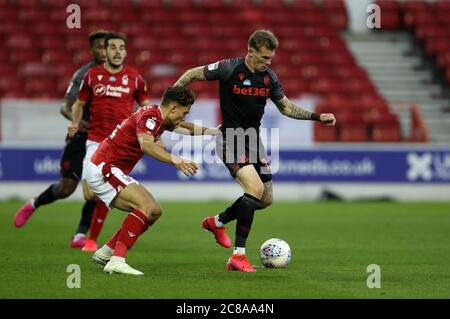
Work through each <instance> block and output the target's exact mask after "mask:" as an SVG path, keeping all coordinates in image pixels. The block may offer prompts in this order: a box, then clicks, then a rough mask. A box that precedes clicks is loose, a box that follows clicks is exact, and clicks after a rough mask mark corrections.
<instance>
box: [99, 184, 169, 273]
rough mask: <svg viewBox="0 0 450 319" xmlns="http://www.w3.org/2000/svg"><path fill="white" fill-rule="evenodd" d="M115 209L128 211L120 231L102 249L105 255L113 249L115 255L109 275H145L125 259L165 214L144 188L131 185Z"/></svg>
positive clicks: (108, 267)
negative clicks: (144, 234) (145, 233)
mask: <svg viewBox="0 0 450 319" xmlns="http://www.w3.org/2000/svg"><path fill="white" fill-rule="evenodd" d="M111 205H112V206H114V207H116V208H118V209H121V210H125V211H129V212H130V213H129V214H128V216H127V217H126V218H125V221H124V222H123V224H122V227H121V229H120V230H119V231H118V232H117V233H116V234H115V235H114V236H113V237H112V238H111V240H110V241H109V242H108V243H107V244H106V245H105V246H106V247H105V246H104V247H102V248H101V250H103V251H104V252H106V251H107V250H108V249H109V252H111V250H113V256H112V257H111V259H110V261H109V262H108V263H107V264H106V265H105V268H104V271H105V272H107V273H126V274H133V275H142V273H141V272H139V271H137V270H135V269H133V268H131V267H130V266H128V265H127V264H126V263H125V256H126V254H127V252H128V250H130V249H131V248H132V246H133V245H134V243H135V242H136V240H137V238H138V237H139V236H140V235H141V234H142V233H144V232H145V231H146V230H147V229H148V227H149V226H150V225H152V224H153V223H154V222H156V220H158V218H159V217H160V216H161V214H162V210H161V207H160V206H159V204H158V203H157V202H156V200H155V199H154V198H153V196H152V194H151V193H150V192H148V191H147V190H146V189H145V188H144V187H143V186H141V185H139V184H136V183H132V184H130V185H128V186H127V187H125V188H124V189H123V190H122V191H121V192H120V193H119V194H118V195H117V197H116V198H115V199H114V200H113V202H112V203H111Z"/></svg>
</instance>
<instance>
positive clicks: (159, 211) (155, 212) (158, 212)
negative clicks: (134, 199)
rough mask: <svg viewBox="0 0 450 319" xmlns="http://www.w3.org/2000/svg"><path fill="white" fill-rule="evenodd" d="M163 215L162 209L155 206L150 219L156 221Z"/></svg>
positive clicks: (152, 208)
mask: <svg viewBox="0 0 450 319" xmlns="http://www.w3.org/2000/svg"><path fill="white" fill-rule="evenodd" d="M161 215H162V208H161V206H159V205H154V206H152V207H151V213H150V218H151V219H152V220H154V221H156V220H157V219H158V218H160V217H161Z"/></svg>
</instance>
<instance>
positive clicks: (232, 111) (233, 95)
mask: <svg viewBox="0 0 450 319" xmlns="http://www.w3.org/2000/svg"><path fill="white" fill-rule="evenodd" d="M203 72H204V74H205V78H206V79H207V80H208V81H213V80H219V94H220V109H221V112H222V126H221V130H222V131H224V130H225V129H226V128H243V129H247V128H250V127H253V128H259V127H260V125H261V118H262V116H263V115H264V108H265V106H266V102H267V98H270V99H271V100H272V101H274V102H275V101H279V100H281V99H282V98H283V97H284V91H283V88H282V86H281V84H280V82H279V81H278V78H277V76H276V74H275V73H274V72H273V71H272V70H271V69H270V68H266V70H264V71H263V72H255V73H253V72H251V71H250V70H249V69H248V67H247V66H246V64H245V59H244V58H242V57H241V58H231V59H225V60H221V61H218V62H216V63H213V64H209V65H205V67H204V70H203Z"/></svg>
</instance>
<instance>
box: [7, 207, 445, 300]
mask: <svg viewBox="0 0 450 319" xmlns="http://www.w3.org/2000/svg"><path fill="white" fill-rule="evenodd" d="M21 205H22V203H21V202H18V201H7V202H0V245H1V248H0V270H1V271H0V283H1V284H0V298H275V299H276V298H449V297H450V245H449V243H450V241H449V237H450V209H449V204H448V203H447V204H446V203H411V204H405V203H383V202H380V203H368V202H361V203H333V202H330V203H275V204H274V205H273V206H271V207H270V208H269V209H267V210H266V211H264V212H261V211H259V212H257V213H256V216H255V220H254V224H253V229H252V233H251V237H250V238H249V240H248V244H247V246H248V247H247V254H248V256H249V258H250V260H251V261H252V263H253V264H255V265H260V262H259V257H258V251H259V247H260V245H261V244H262V243H263V242H264V241H265V240H266V239H269V238H271V237H280V238H283V239H285V240H286V241H287V242H288V243H289V244H290V246H291V248H292V252H293V254H292V261H291V263H290V265H289V266H288V267H287V268H285V269H265V268H262V267H261V268H258V272H257V273H252V274H248V273H247V274H246V273H240V272H229V271H227V270H226V269H225V263H226V261H227V258H228V257H229V255H230V253H231V250H230V249H228V250H227V249H224V248H222V247H219V246H218V245H217V244H216V243H215V241H214V239H213V236H212V234H210V233H207V232H205V231H202V230H201V228H200V221H201V219H202V218H203V217H204V216H205V215H209V214H213V213H215V212H217V211H219V210H220V209H222V208H223V207H225V206H226V205H227V203H212V202H203V203H162V207H163V208H164V214H163V216H162V218H161V219H160V220H159V221H158V223H157V224H155V225H154V227H152V228H151V229H150V230H149V231H148V232H147V233H145V234H144V235H143V236H142V237H141V238H140V239H139V241H138V243H137V244H136V246H135V247H134V248H133V250H132V251H131V252H130V253H129V255H128V258H127V260H128V262H129V264H130V265H132V266H134V267H135V268H137V269H139V270H141V271H143V272H144V273H145V275H144V276H139V277H132V276H121V275H113V276H110V275H106V274H104V273H102V271H101V268H100V267H99V266H98V265H95V264H93V263H92V262H91V253H85V252H82V251H80V250H73V249H69V248H68V243H69V239H70V236H71V235H72V232H73V231H74V230H75V228H76V225H77V223H78V220H79V216H80V213H79V212H80V209H81V206H82V203H81V202H69V201H67V202H59V203H55V204H53V205H48V206H45V207H42V208H41V209H39V210H38V211H37V213H36V214H35V215H34V216H33V217H32V219H31V220H30V221H29V223H28V224H27V225H26V226H25V227H24V228H22V229H15V228H14V226H13V223H12V220H13V216H14V213H15V211H16V210H17V209H18V208H19V207H20V206H21ZM124 217H125V213H123V212H119V211H117V210H114V211H112V212H110V215H109V217H108V219H107V220H106V225H105V227H104V229H103V232H102V234H101V236H100V242H101V243H103V242H104V241H105V240H106V239H108V238H109V237H110V236H111V235H112V234H113V232H114V231H115V230H116V229H117V228H118V227H119V226H120V224H121V221H122V220H123V218H124ZM234 225H235V223H234V222H233V223H231V225H230V226H231V228H230V231H229V233H230V236H231V237H232V239H233V238H234ZM70 264H78V265H79V266H80V267H81V288H80V289H69V288H67V286H66V279H67V277H68V276H69V274H68V273H67V272H66V268H67V266H68V265H70ZM369 264H378V265H380V267H381V289H369V288H367V286H366V280H367V276H368V275H369V273H367V266H368V265H369Z"/></svg>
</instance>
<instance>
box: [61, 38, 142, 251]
mask: <svg viewBox="0 0 450 319" xmlns="http://www.w3.org/2000/svg"><path fill="white" fill-rule="evenodd" d="M126 41H127V39H126V36H125V35H124V34H122V33H108V34H107V35H106V36H105V49H106V62H105V63H104V64H102V65H99V66H96V67H93V68H91V69H89V71H88V72H87V73H86V74H85V76H84V78H83V83H82V84H81V88H80V92H79V93H78V99H77V100H76V101H75V103H74V105H73V116H72V123H71V124H70V125H69V136H74V135H75V134H76V133H77V132H78V131H79V130H80V128H81V126H82V122H81V119H82V115H83V110H84V107H85V106H86V104H88V103H90V121H89V130H88V137H87V141H86V155H85V157H84V160H83V172H82V179H83V194H84V197H85V199H86V200H95V198H96V196H95V194H94V193H93V192H92V191H91V190H90V189H89V187H88V185H87V182H86V180H85V176H86V171H85V170H86V167H87V164H88V163H89V161H90V159H91V157H92V154H93V153H94V152H95V150H96V149H97V147H98V146H99V145H100V143H101V142H102V141H103V140H104V139H105V138H106V137H108V135H109V134H111V132H112V131H113V130H114V129H115V127H116V125H117V124H118V123H120V122H122V121H123V120H124V119H126V118H127V117H129V116H130V115H131V114H132V113H133V111H134V110H135V107H134V101H136V102H137V103H138V104H139V106H146V105H149V104H150V102H149V100H148V92H147V85H146V83H145V81H144V79H143V77H142V76H141V75H140V74H139V73H138V72H137V71H136V70H134V69H132V68H129V67H125V66H124V64H123V63H124V60H125V58H126V55H127V52H126ZM107 213H108V207H106V205H105V204H104V203H103V202H101V201H99V203H98V204H97V208H96V210H95V212H94V216H93V217H92V224H91V229H90V233H89V238H88V239H87V240H86V244H85V245H84V247H83V250H84V251H95V250H97V248H98V247H97V238H98V235H99V234H100V231H101V229H102V227H103V222H104V220H105V218H106V215H107Z"/></svg>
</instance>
